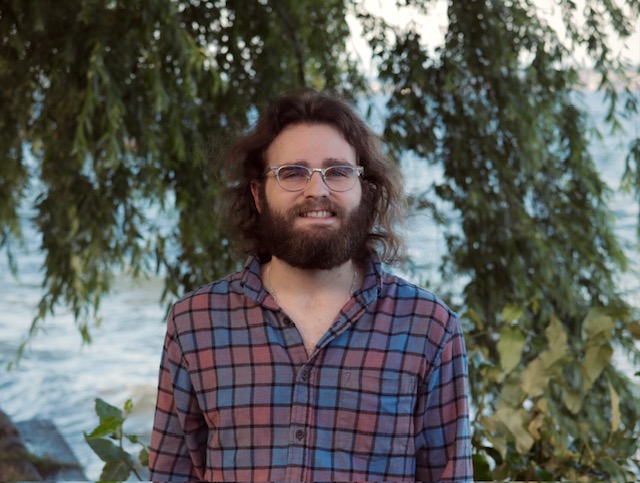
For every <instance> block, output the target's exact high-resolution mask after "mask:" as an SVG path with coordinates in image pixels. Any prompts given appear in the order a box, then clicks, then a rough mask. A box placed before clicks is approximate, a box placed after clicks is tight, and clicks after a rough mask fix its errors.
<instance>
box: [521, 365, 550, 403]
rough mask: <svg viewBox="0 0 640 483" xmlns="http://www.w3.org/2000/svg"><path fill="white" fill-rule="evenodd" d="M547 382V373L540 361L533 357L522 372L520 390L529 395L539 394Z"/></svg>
mask: <svg viewBox="0 0 640 483" xmlns="http://www.w3.org/2000/svg"><path fill="white" fill-rule="evenodd" d="M548 383H549V374H548V372H547V370H546V369H545V367H544V364H543V363H542V361H541V360H540V359H539V358H538V359H534V360H533V361H531V362H530V363H529V364H528V365H527V367H526V368H525V370H524V371H523V373H522V390H523V391H524V392H525V393H526V394H527V395H528V396H530V397H536V396H540V395H541V394H542V393H543V392H544V390H545V388H546V387H547V384H548Z"/></svg>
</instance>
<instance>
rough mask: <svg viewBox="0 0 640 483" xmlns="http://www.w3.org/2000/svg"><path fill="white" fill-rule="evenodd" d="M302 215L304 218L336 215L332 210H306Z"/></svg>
mask: <svg viewBox="0 0 640 483" xmlns="http://www.w3.org/2000/svg"><path fill="white" fill-rule="evenodd" d="M300 216H302V217H303V218H328V217H330V216H335V215H334V213H332V212H330V211H305V212H304V213H301V214H300Z"/></svg>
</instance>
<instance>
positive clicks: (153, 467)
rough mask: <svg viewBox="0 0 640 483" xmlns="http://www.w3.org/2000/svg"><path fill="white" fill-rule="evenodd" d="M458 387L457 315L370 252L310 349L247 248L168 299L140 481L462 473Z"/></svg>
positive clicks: (465, 440)
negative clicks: (356, 283)
mask: <svg viewBox="0 0 640 483" xmlns="http://www.w3.org/2000/svg"><path fill="white" fill-rule="evenodd" d="M467 382H468V381H467V361H466V352H465V345H464V340H463V336H462V334H461V330H460V326H459V323H458V320H457V318H456V315H455V314H454V313H453V312H451V311H450V310H449V309H448V308H447V306H446V305H444V304H443V303H442V302H441V301H440V300H439V299H437V298H436V297H435V296H434V295H433V294H431V293H430V292H427V291H426V290H423V289H421V288H419V287H417V286H415V285H412V284H410V283H408V282H406V281H404V280H402V279H400V278H398V277H395V276H392V275H390V274H388V273H385V272H383V270H382V267H381V264H380V261H379V259H378V258H377V256H376V255H375V254H372V255H371V259H370V260H369V264H368V269H367V274H366V276H365V280H364V282H363V285H362V288H361V289H360V290H358V291H357V292H356V293H355V294H354V296H353V297H352V298H351V299H350V300H349V301H348V302H347V304H346V305H345V306H344V307H343V309H342V310H341V312H340V313H339V315H338V317H337V319H336V320H335V321H334V323H333V325H332V326H331V328H330V329H329V331H328V332H327V333H326V334H325V335H324V336H323V337H322V339H321V340H320V341H319V342H318V344H317V346H316V349H315V351H314V352H313V353H312V354H311V356H310V357H308V356H307V353H306V352H305V349H304V346H303V343H302V339H301V337H300V334H299V333H298V331H297V329H296V328H295V325H294V324H293V322H292V321H291V320H290V319H289V318H288V317H287V315H286V314H285V313H284V312H283V311H282V309H280V307H279V306H278V305H277V304H276V302H275V301H274V300H273V299H272V298H271V297H270V296H269V295H268V293H267V291H266V288H265V286H264V284H263V282H262V280H261V278H260V263H259V261H258V259H257V258H255V257H250V258H249V260H248V262H247V264H246V266H245V268H244V270H242V271H240V272H236V273H234V274H232V275H230V276H228V277H226V278H224V279H222V280H220V281H217V282H214V283H212V284H209V285H206V286H204V287H202V288H200V289H198V290H196V291H194V292H192V293H191V294H189V295H186V296H185V297H183V298H182V299H181V300H179V301H178V302H177V303H176V304H175V305H174V306H173V308H172V311H171V313H170V316H169V319H168V327H167V335H166V339H165V346H164V351H163V355H162V362H161V369H160V383H159V393H158V401H157V407H156V414H155V421H154V428H153V434H152V439H151V455H150V461H149V468H150V475H151V479H152V480H156V481H158V480H160V481H169V480H172V481H173V480H189V481H194V480H207V481H356V480H359V481H362V480H367V481H382V480H387V481H389V480H394V481H398V480H412V481H415V480H418V481H470V480H471V479H472V465H471V441H470V427H469V413H468V396H467Z"/></svg>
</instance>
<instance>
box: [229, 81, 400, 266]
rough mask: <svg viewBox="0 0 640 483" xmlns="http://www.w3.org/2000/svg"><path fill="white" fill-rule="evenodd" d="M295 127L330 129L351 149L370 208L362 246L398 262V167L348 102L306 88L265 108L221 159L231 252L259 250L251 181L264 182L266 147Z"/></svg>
mask: <svg viewBox="0 0 640 483" xmlns="http://www.w3.org/2000/svg"><path fill="white" fill-rule="evenodd" d="M295 124H327V125H330V126H332V127H334V128H335V129H337V130H338V131H339V132H340V133H341V134H342V136H343V137H344V138H345V139H346V140H347V142H349V144H351V145H352V146H353V147H354V148H355V150H356V155H357V160H358V164H360V165H361V166H364V174H363V181H362V182H363V202H369V203H370V204H371V210H372V217H371V220H372V221H371V227H370V229H369V233H368V235H367V240H366V245H367V247H368V248H369V249H372V250H377V249H381V250H380V253H379V254H380V257H381V259H382V260H383V261H384V262H385V263H393V262H396V261H398V260H400V259H402V258H403V256H404V250H405V245H404V242H403V240H402V238H401V237H400V236H399V235H398V233H397V232H396V230H397V226H398V225H400V224H401V223H402V220H403V215H404V208H405V199H404V194H403V186H402V173H401V171H400V168H399V167H398V165H397V163H395V162H394V161H393V160H391V159H390V158H389V156H388V155H387V154H386V153H385V152H384V150H383V148H382V144H381V142H380V139H379V138H378V136H377V135H376V134H375V133H374V132H373V131H372V130H371V129H370V128H369V127H368V126H367V124H366V123H365V122H364V121H363V120H362V119H361V118H360V117H359V116H358V115H357V114H356V113H355V111H354V110H353V108H352V107H351V106H350V105H349V104H347V103H346V102H345V101H343V100H342V99H339V98H337V97H335V96H334V95H332V94H328V93H318V92H316V91H314V90H311V89H304V90H300V91H296V92H293V93H290V94H288V95H285V96H283V97H280V98H278V99H276V100H275V101H274V102H272V103H271V104H269V106H268V107H267V109H266V110H265V111H264V112H263V113H262V115H260V117H259V119H258V121H257V123H256V124H255V126H254V127H253V129H251V130H250V131H248V132H246V133H243V134H242V135H240V136H239V137H238V139H236V142H235V143H234V144H233V145H232V146H231V148H230V149H229V150H228V152H227V154H226V156H225V158H224V160H223V164H224V167H223V176H224V177H225V178H226V185H227V187H228V192H227V193H226V196H225V198H224V200H223V201H224V204H225V205H226V209H225V210H224V213H223V216H224V218H223V219H224V220H225V221H226V222H228V223H230V226H229V227H228V228H230V230H231V231H232V234H233V235H235V236H233V237H232V238H234V239H235V241H236V242H237V243H239V246H238V247H237V248H239V249H241V250H242V251H243V252H254V253H258V254H259V253H260V252H261V249H260V245H261V235H260V230H259V217H260V214H259V213H258V210H257V208H256V206H255V203H254V199H253V196H252V194H251V182H252V181H253V180H262V179H263V178H264V171H265V169H266V159H265V153H266V151H267V149H268V148H269V146H270V145H271V143H272V142H273V140H274V139H275V138H276V137H277V136H278V135H279V134H280V133H281V132H282V131H283V130H284V129H285V128H286V127H288V126H291V125H295ZM261 182H262V181H261Z"/></svg>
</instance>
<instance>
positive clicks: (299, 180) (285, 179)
mask: <svg viewBox="0 0 640 483" xmlns="http://www.w3.org/2000/svg"><path fill="white" fill-rule="evenodd" d="M269 171H273V172H274V173H275V175H276V180H277V181H278V184H279V185H280V187H281V188H282V189H283V190H285V191H302V190H303V189H304V188H305V187H306V186H307V185H308V184H309V181H310V180H311V176H313V173H316V172H318V173H320V174H321V175H322V180H323V181H324V184H326V185H327V186H328V187H329V189H330V190H332V191H338V192H340V191H349V190H350V189H351V188H353V187H354V186H355V185H356V181H357V180H358V177H359V176H360V175H361V174H362V173H363V171H364V167H363V166H349V165H347V166H330V167H328V168H324V169H322V168H307V167H306V166H300V165H299V164H285V165H283V166H269Z"/></svg>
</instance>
